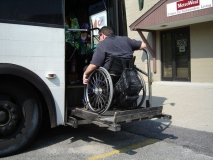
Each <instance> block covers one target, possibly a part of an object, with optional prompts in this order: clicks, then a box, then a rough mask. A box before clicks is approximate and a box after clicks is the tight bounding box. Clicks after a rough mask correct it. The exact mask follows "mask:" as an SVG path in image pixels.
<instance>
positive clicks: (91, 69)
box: [83, 64, 98, 84]
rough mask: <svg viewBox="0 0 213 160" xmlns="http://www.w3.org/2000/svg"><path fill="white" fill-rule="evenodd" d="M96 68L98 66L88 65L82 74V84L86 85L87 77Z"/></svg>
mask: <svg viewBox="0 0 213 160" xmlns="http://www.w3.org/2000/svg"><path fill="white" fill-rule="evenodd" d="M96 68H98V66H96V65H94V64H90V65H89V66H88V67H87V69H86V71H85V72H84V74H83V83H84V84H87V83H88V77H89V74H90V73H91V72H92V71H94V70H95V69H96Z"/></svg>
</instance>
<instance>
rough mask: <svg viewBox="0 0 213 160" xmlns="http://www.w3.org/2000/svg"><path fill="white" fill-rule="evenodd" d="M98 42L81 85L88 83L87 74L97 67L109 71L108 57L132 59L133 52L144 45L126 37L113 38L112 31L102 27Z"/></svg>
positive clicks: (144, 45)
mask: <svg viewBox="0 0 213 160" xmlns="http://www.w3.org/2000/svg"><path fill="white" fill-rule="evenodd" d="M99 40H100V42H99V43H98V45H97V48H96V50H95V52H94V54H93V57H92V60H91V62H90V64H89V66H88V67H87V69H86V70H85V72H84V74H83V83H84V84H87V83H88V77H89V74H90V73H91V72H92V71H93V70H95V69H96V68H98V67H104V68H105V69H106V70H109V67H110V66H109V65H110V57H111V56H115V57H118V58H121V59H132V58H133V52H134V51H135V50H142V49H144V48H145V47H146V44H145V43H143V42H142V41H137V40H134V39H130V38H128V37H126V36H115V35H114V33H113V30H112V29H111V28H110V27H108V26H104V27H102V28H101V29H100V30H99Z"/></svg>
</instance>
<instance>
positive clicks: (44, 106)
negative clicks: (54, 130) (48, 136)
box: [0, 75, 51, 127]
mask: <svg viewBox="0 0 213 160" xmlns="http://www.w3.org/2000/svg"><path fill="white" fill-rule="evenodd" d="M2 78H3V79H14V81H19V82H22V83H25V84H28V85H30V86H31V87H32V88H33V90H34V91H35V92H36V93H37V95H38V98H39V101H40V103H41V109H42V112H41V113H42V124H41V125H43V124H45V125H48V127H50V123H51V121H50V114H49V110H48V107H47V106H48V105H47V103H46V100H45V98H44V95H43V94H42V93H41V92H40V90H39V89H38V88H37V87H36V86H35V85H34V84H32V83H31V82H30V81H28V80H26V79H24V78H22V77H19V76H16V75H0V79H2Z"/></svg>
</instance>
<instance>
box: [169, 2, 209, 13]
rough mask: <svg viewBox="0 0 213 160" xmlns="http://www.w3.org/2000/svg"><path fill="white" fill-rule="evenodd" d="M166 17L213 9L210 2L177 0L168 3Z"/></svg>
mask: <svg viewBox="0 0 213 160" xmlns="http://www.w3.org/2000/svg"><path fill="white" fill-rule="evenodd" d="M166 7H167V17H169V16H175V15H178V14H183V13H187V12H193V11H197V10H201V9H206V8H210V7H213V4H212V0H179V1H177V2H173V3H168V4H167V5H166Z"/></svg>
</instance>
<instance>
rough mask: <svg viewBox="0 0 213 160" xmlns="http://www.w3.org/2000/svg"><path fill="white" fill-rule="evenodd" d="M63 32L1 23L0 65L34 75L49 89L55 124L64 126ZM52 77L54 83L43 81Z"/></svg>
mask: <svg viewBox="0 0 213 160" xmlns="http://www.w3.org/2000/svg"><path fill="white" fill-rule="evenodd" d="M64 45H65V37H64V29H62V28H50V27H39V26H30V25H17V24H6V23H0V46H1V48H0V50H1V51H0V57H1V58H0V63H11V64H17V65H20V66H23V67H25V68H27V69H29V70H31V71H32V72H34V73H35V74H37V75H38V76H39V77H40V78H41V79H42V80H43V81H44V82H45V83H46V84H47V86H48V87H49V88H50V90H51V92H52V94H53V97H54V100H55V104H56V113H57V124H58V125H59V124H64V113H65V111H64V107H65V103H64V101H65V75H64V74H65V72H64V67H65V64H64V62H65V60H64V59H65V46H64ZM48 73H52V74H55V75H56V77H55V78H53V79H48V78H46V75H47V74H48Z"/></svg>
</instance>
